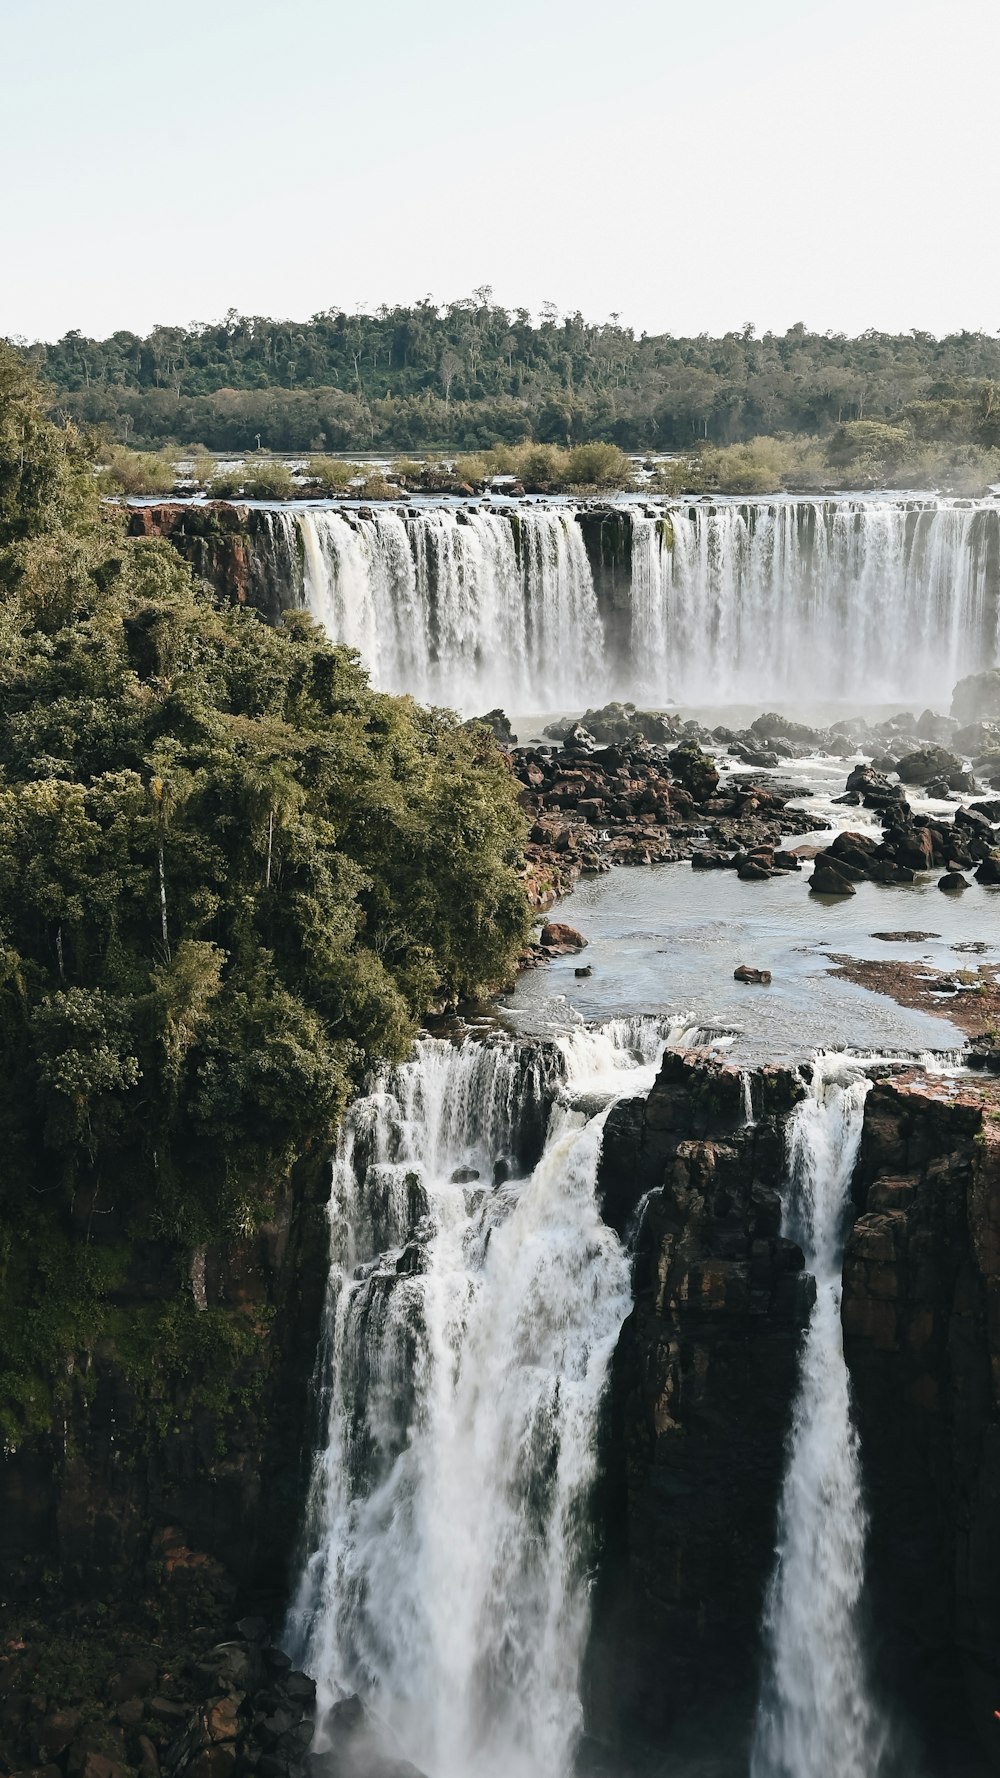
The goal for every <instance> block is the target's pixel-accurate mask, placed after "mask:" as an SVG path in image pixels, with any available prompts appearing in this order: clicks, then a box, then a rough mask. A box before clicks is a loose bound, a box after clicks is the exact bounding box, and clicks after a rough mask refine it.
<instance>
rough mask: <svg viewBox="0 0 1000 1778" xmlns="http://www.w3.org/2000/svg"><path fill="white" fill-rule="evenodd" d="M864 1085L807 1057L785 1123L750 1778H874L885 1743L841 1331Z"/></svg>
mask: <svg viewBox="0 0 1000 1778" xmlns="http://www.w3.org/2000/svg"><path fill="white" fill-rule="evenodd" d="M869 1086H870V1082H869V1081H868V1080H867V1079H866V1078H865V1077H864V1076H863V1075H861V1074H859V1072H858V1070H857V1067H856V1066H855V1067H852V1066H851V1064H850V1063H849V1062H846V1061H845V1059H844V1058H843V1057H842V1056H821V1057H818V1058H817V1059H816V1061H815V1062H814V1064H813V1076H812V1081H811V1085H810V1089H809V1092H808V1094H807V1096H806V1097H805V1098H804V1099H803V1100H801V1101H800V1103H799V1104H798V1105H797V1106H796V1108H795V1110H794V1111H793V1112H792V1115H791V1117H790V1119H789V1123H788V1131H787V1142H788V1181H789V1185H788V1193H787V1197H786V1201H785V1209H784V1230H783V1232H784V1233H785V1234H786V1235H787V1236H789V1237H790V1238H791V1239H792V1240H794V1241H796V1242H797V1243H798V1244H799V1246H801V1248H802V1250H803V1253H804V1255H805V1264H806V1270H807V1271H808V1272H810V1273H811V1274H812V1275H813V1277H814V1278H815V1281H816V1301H815V1304H814V1307H813V1310H812V1314H811V1316H810V1320H809V1326H808V1329H807V1331H806V1335H805V1340H804V1343H803V1348H802V1357H801V1370H800V1376H799V1388H798V1394H797V1397H796V1400H795V1405H794V1408H793V1416H792V1429H791V1434H790V1438H789V1445H788V1455H787V1465H786V1470H785V1478H784V1484H783V1488H782V1495H781V1503H780V1507H779V1513H778V1538H777V1564H776V1567H775V1571H774V1576H773V1579H772V1582H771V1587H770V1590H769V1594H768V1599H767V1603H766V1607H765V1622H764V1630H765V1641H766V1669H765V1676H764V1683H763V1687H762V1691H761V1698H760V1704H759V1708H758V1713H757V1722H756V1727H755V1735H754V1746H753V1754H752V1760H751V1778H834V1775H836V1778H878V1773H879V1771H880V1770H881V1768H882V1761H883V1755H884V1731H883V1728H882V1726H881V1724H880V1722H879V1718H878V1715H877V1712H876V1710H875V1708H874V1706H873V1703H872V1700H871V1697H870V1695H869V1691H868V1685H867V1680H866V1674H865V1662H864V1656H863V1651H862V1646H861V1637H860V1627H859V1608H860V1602H861V1593H862V1587H863V1583H864V1551H865V1530H866V1522H865V1510H864V1503H863V1499H862V1490H861V1465H860V1455H859V1448H858V1440H857V1435H856V1433H855V1430H854V1427H853V1424H852V1420H851V1402H850V1389H849V1380H848V1374H847V1366H846V1364H845V1362H844V1347H843V1338H842V1333H841V1324H840V1300H841V1263H842V1259H843V1247H844V1236H845V1231H846V1222H847V1211H848V1201H849V1200H848V1194H849V1191H850V1183H851V1175H852V1173H853V1170H854V1164H855V1161H856V1159H857V1154H858V1147H859V1144H860V1141H861V1127H862V1121H863V1117H864V1103H865V1096H866V1094H867V1092H868V1089H869Z"/></svg>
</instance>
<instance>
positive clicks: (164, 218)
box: [0, 0, 1000, 339]
mask: <svg viewBox="0 0 1000 1778" xmlns="http://www.w3.org/2000/svg"><path fill="white" fill-rule="evenodd" d="M0 28H2V37H0V148H2V153H3V163H2V164H3V168H4V177H3V185H2V190H0V254H2V255H3V263H2V268H0V333H13V334H21V335H25V336H27V337H28V338H30V339H35V338H43V339H45V338H48V339H51V338H54V337H55V336H57V335H58V334H60V333H62V332H64V331H66V330H67V329H68V328H70V327H79V328H80V329H82V330H83V331H84V332H85V333H92V334H104V333H108V332H111V331H112V330H113V329H115V328H117V327H129V328H134V329H137V330H139V331H146V330H147V329H148V328H149V327H151V326H152V325H153V324H154V323H156V322H173V323H176V322H182V323H183V322H188V321H191V320H210V319H214V318H216V317H218V316H220V315H222V314H223V313H224V312H225V311H226V309H228V308H231V307H232V308H237V309H240V310H242V311H243V312H245V313H256V314H269V315H276V316H294V317H297V318H304V317H306V316H308V315H309V314H311V313H313V312H315V311H316V310H317V309H321V308H329V307H332V306H341V305H342V306H345V307H352V306H354V305H356V304H359V303H360V304H363V305H370V306H375V305H377V304H378V303H380V302H383V301H386V302H392V301H397V300H398V301H409V300H413V299H415V298H417V297H421V296H424V295H426V294H427V293H432V294H433V295H434V297H436V298H437V299H438V300H440V301H444V300H446V299H448V298H451V297H457V296H464V295H467V294H468V293H469V292H471V290H472V289H473V288H474V287H475V286H476V285H479V284H491V285H492V286H493V288H494V291H495V293H496V296H497V297H498V299H499V300H501V301H504V302H506V303H508V304H510V305H512V306H513V305H515V304H519V303H523V304H524V305H525V306H527V307H529V308H531V309H533V310H537V309H538V307H539V305H540V304H541V303H542V302H543V301H545V300H551V301H553V302H555V303H556V304H557V305H558V307H559V308H560V309H575V308H580V309H582V310H583V312H584V313H585V314H586V315H587V316H588V317H590V318H594V319H597V320H603V319H605V318H606V317H607V316H608V315H609V314H610V313H611V312H612V311H618V312H620V314H621V316H622V319H623V320H624V321H626V322H628V323H631V325H633V326H634V327H635V328H636V329H637V330H641V329H646V330H647V331H650V332H662V331H669V332H672V333H689V332H691V333H693V332H699V331H708V332H712V333H715V332H720V331H722V330H724V329H726V328H728V327H739V326H742V325H743V323H744V322H746V321H753V322H755V323H756V324H757V326H758V327H759V328H761V329H764V328H767V327H771V328H775V329H783V328H784V327H786V326H788V325H789V324H790V323H791V322H794V321H799V320H801V321H805V322H806V323H807V324H808V325H809V326H810V327H814V328H819V329H825V328H835V329H843V330H845V331H847V332H857V331H859V330H860V329H862V328H865V327H869V326H874V327H881V328H887V329H905V328H908V327H920V328H926V329H928V330H929V331H931V332H935V333H941V332H946V331H949V330H951V329H954V328H958V327H963V326H964V327H969V328H984V329H985V330H987V331H988V332H991V333H993V332H996V331H997V330H1000V227H998V226H997V211H998V189H997V186H998V173H1000V125H998V122H997V113H996V70H997V65H998V63H997V55H998V51H1000V5H998V4H997V0H948V4H943V3H941V4H929V3H928V0H909V3H904V0H840V3H837V4H835V3H834V0H797V3H796V0H701V3H700V5H699V4H694V3H692V4H690V5H683V4H679V3H678V0H659V3H658V4H657V3H655V0H616V3H615V4H610V5H609V4H604V5H597V4H595V0H572V3H570V0H534V3H531V0H495V4H493V5H490V6H489V7H486V6H484V5H482V4H479V5H476V4H475V3H474V0H462V3H461V4H459V3H458V0H407V3H406V4H403V3H402V0H382V4H380V5H373V4H371V0H368V4H364V3H363V0H353V3H352V4H345V3H344V0H283V3H280V4H279V3H277V0H275V3H271V4H269V3H267V0H235V3H232V0H231V3H230V4H228V5H226V6H221V5H219V4H217V3H213V0H203V3H202V5H200V6H198V7H193V6H190V7H182V6H162V5H158V6H153V5H151V4H149V3H148V0H0Z"/></svg>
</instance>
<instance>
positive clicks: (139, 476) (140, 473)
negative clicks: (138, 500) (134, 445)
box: [98, 445, 177, 494]
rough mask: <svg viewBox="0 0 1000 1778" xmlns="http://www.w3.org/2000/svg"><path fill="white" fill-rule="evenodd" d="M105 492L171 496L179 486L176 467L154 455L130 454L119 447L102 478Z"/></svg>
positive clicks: (104, 469)
mask: <svg viewBox="0 0 1000 1778" xmlns="http://www.w3.org/2000/svg"><path fill="white" fill-rule="evenodd" d="M98 483H99V485H100V487H101V488H102V489H104V490H105V491H106V492H108V493H114V494H171V493H172V492H173V490H174V487H175V486H176V483H177V474H176V471H175V469H174V466H173V464H172V463H170V462H169V461H168V460H167V458H165V457H157V456H155V455H154V453H153V452H152V451H129V450H126V448H125V446H124V445H115V446H114V447H113V449H112V451H111V454H110V456H109V458H108V461H107V463H106V464H105V466H104V468H103V469H102V470H101V472H100V475H99V476H98Z"/></svg>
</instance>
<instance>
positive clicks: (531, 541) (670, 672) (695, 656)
mask: <svg viewBox="0 0 1000 1778" xmlns="http://www.w3.org/2000/svg"><path fill="white" fill-rule="evenodd" d="M623 510H624V511H627V513H628V532H629V536H630V540H631V558H630V559H631V576H630V579H629V581H628V583H627V585H626V587H625V588H624V590H622V589H621V588H620V587H619V588H618V589H617V590H615V589H614V588H609V586H608V585H607V583H606V581H605V579H604V578H602V576H601V574H599V575H598V580H597V583H596V585H595V580H594V573H593V571H592V568H591V561H590V557H589V556H588V550H587V544H586V542H585V534H586V535H587V536H591V537H592V532H591V531H590V530H588V525H589V519H588V515H587V512H586V510H585V509H574V508H573V507H572V506H570V505H568V504H562V505H559V506H554V505H544V504H535V503H526V504H524V505H517V506H513V505H512V506H511V507H509V508H504V509H501V508H492V509H491V508H484V507H476V508H461V507H449V508H444V507H440V508H439V507H431V506H421V507H409V508H393V507H388V506H380V507H372V508H365V509H363V510H362V511H361V512H358V511H357V510H354V509H349V508H348V507H346V506H341V507H317V508H311V509H289V508H285V509H281V510H278V511H274V510H269V511H267V512H265V513H264V514H263V515H262V517H263V525H262V532H263V534H262V536H261V539H260V543H259V546H258V555H259V558H260V559H259V560H258V561H257V562H256V564H255V570H256V580H257V581H264V582H267V581H268V580H269V579H274V580H276V581H277V582H278V587H277V592H278V599H277V600H273V599H272V601H271V604H272V605H273V604H274V603H283V604H300V605H301V604H305V605H307V606H308V608H309V610H310V611H311V612H312V613H313V615H314V616H315V617H316V619H317V620H318V621H319V622H320V623H321V624H322V625H323V627H324V629H325V630H326V632H327V634H328V635H329V636H330V637H331V638H333V639H334V640H335V641H338V642H345V643H348V644H350V646H351V647H353V648H356V649H357V650H358V652H359V653H360V655H361V657H362V659H363V660H364V662H365V664H366V665H367V667H368V668H369V669H370V671H371V673H372V676H373V678H374V681H375V683H376V684H377V685H378V686H379V687H381V688H382V689H383V690H385V691H394V692H411V693H412V694H413V695H414V696H415V697H417V698H419V699H421V700H422V701H424V702H430V703H444V704H451V705H453V706H455V707H456V708H458V709H460V710H461V711H462V712H463V713H464V714H468V715H471V714H477V713H480V714H481V713H482V712H483V711H486V710H489V709H491V708H495V707H496V706H498V705H500V706H503V707H504V708H506V709H507V710H508V711H510V712H517V713H521V714H524V713H527V712H531V713H534V714H540V713H541V712H543V711H557V710H562V711H579V710H582V709H585V708H586V707H588V706H594V705H596V704H599V703H602V702H604V701H606V699H607V698H609V697H612V696H613V697H619V698H633V699H636V700H639V699H641V700H643V701H645V702H646V703H649V704H652V705H654V706H661V707H662V706H663V705H665V704H667V703H670V702H676V703H681V704H709V705H716V706H718V705H724V704H734V703H735V704H740V703H742V704H748V703H749V704H754V703H755V704H757V705H758V706H761V705H766V704H779V705H780V704H781V703H786V704H787V703H788V702H790V701H791V702H792V703H793V704H795V705H796V706H800V707H801V706H806V707H808V706H809V705H810V704H812V703H815V702H824V703H825V702H829V701H831V700H847V701H850V702H856V703H860V704H864V703H869V704H871V703H881V702H887V703H893V702H895V703H899V702H903V703H909V704H914V705H916V706H917V707H918V708H919V707H920V706H921V705H923V704H928V703H930V704H934V705H936V706H937V707H938V708H942V707H946V706H947V703H948V701H949V699H950V695H951V690H952V687H953V685H954V684H955V682H956V681H957V680H958V679H960V678H961V677H962V675H963V674H965V673H969V672H973V671H975V670H977V669H979V668H982V667H988V666H992V665H994V663H995V662H996V661H997V659H998V653H1000V632H998V623H1000V506H998V504H997V502H996V501H981V502H972V501H962V502H955V501H947V500H943V499H942V500H930V499H929V500H926V501H923V502H918V501H915V500H912V499H909V500H908V499H906V498H905V497H899V498H896V499H891V498H879V499H875V498H871V499H869V498H860V497H853V498H852V497H845V498H839V499H825V500H824V499H811V498H791V497H788V498H785V497H781V498H776V499H772V500H732V501H719V502H716V503H713V502H709V501H704V502H699V503H697V504H693V505H689V506H678V507H676V508H669V509H668V508H664V509H663V511H662V512H658V511H656V510H655V509H651V508H649V507H648V506H644V507H642V508H640V507H636V506H629V507H627V508H625V509H623ZM590 516H591V517H593V515H590ZM281 564H283V566H282V565H281Z"/></svg>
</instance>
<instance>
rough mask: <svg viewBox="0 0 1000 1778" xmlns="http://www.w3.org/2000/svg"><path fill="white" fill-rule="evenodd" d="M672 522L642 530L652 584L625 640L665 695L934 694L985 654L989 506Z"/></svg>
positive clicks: (767, 510) (749, 507) (860, 505)
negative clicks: (643, 622) (653, 559)
mask: <svg viewBox="0 0 1000 1778" xmlns="http://www.w3.org/2000/svg"><path fill="white" fill-rule="evenodd" d="M671 519H672V523H671V529H670V534H669V538H665V537H664V536H663V533H662V529H661V530H660V531H658V532H655V533H654V535H653V537H650V536H649V533H648V531H647V532H645V533H644V534H643V538H642V548H643V549H644V550H646V549H648V550H650V551H654V550H655V551H656V552H657V553H658V556H659V560H658V562H657V564H656V567H655V569H651V570H649V578H650V580H651V581H655V579H656V576H657V574H658V576H659V588H658V593H657V595H656V596H654V597H651V599H650V600H649V601H648V609H649V625H648V629H646V630H643V629H642V628H641V626H640V628H639V630H638V631H637V632H636V633H635V635H634V643H633V649H634V654H635V658H636V660H637V661H641V660H643V659H645V660H647V661H648V662H649V663H650V678H651V679H653V680H658V681H659V683H661V684H664V685H665V686H666V690H667V694H668V695H669V696H671V697H673V698H676V699H678V700H683V701H684V702H688V703H698V702H709V703H715V704H718V703H727V702H733V703H741V702H748V701H753V700H756V699H765V700H767V699H782V698H786V699H787V698H795V699H798V700H799V701H803V700H806V701H808V700H810V699H819V700H821V701H822V700H825V699H830V698H845V697H851V698H861V699H864V700H867V701H869V702H878V701H881V700H892V699H899V698H903V699H912V700H914V701H924V702H935V701H937V703H938V704H939V705H940V703H941V701H942V700H943V699H947V697H948V696H949V695H950V691H951V687H952V685H953V684H954V683H955V681H956V679H958V678H960V677H961V675H962V674H963V673H965V672H968V671H970V670H971V669H970V665H969V663H970V661H972V660H976V661H981V660H982V661H985V659H986V657H989V659H990V661H992V660H993V659H994V658H995V657H996V651H997V613H998V607H997V582H998V576H1000V563H998V548H997V525H998V514H997V509H996V507H995V505H989V506H985V507H980V508H976V507H973V506H972V505H971V504H967V503H962V504H959V505H955V504H952V503H950V502H945V501H937V502H933V503H929V504H927V505H924V506H921V507H917V506H915V505H914V504H913V503H911V502H907V501H905V500H895V501H894V500H885V499H883V500H856V501H853V500H807V499H802V498H796V499H791V498H790V499H787V500H782V501H774V502H766V501H739V502H736V501H734V502H731V503H726V504H722V503H720V504H718V505H709V504H705V505H699V506H692V507H688V508H685V509H679V510H677V511H675V512H673V513H672V515H671ZM644 609H645V607H642V606H638V605H636V606H634V624H635V623H636V622H638V620H639V619H640V618H641V617H642V613H643V610H644Z"/></svg>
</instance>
